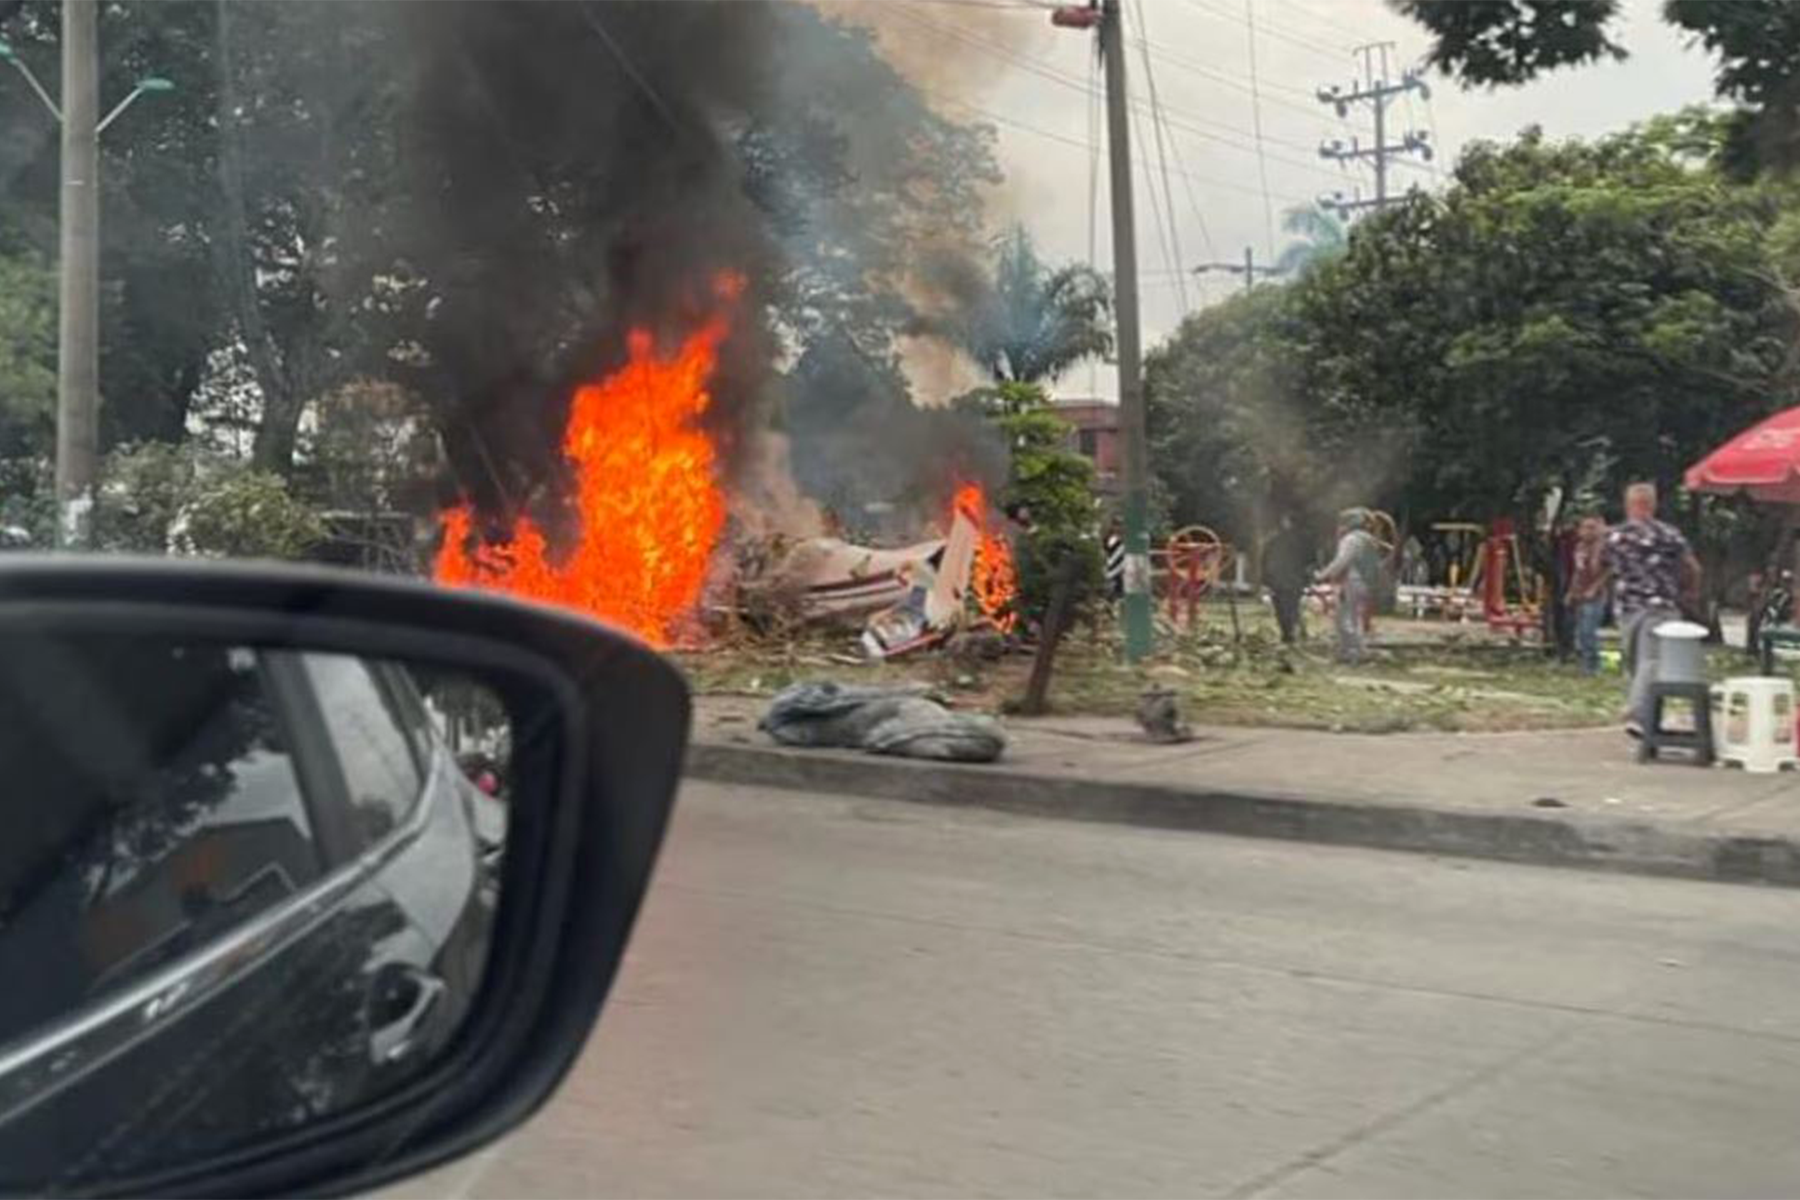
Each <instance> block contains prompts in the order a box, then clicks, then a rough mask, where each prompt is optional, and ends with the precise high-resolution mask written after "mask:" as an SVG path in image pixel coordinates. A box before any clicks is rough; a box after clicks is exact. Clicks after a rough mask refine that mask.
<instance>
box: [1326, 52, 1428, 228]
mask: <svg viewBox="0 0 1800 1200" xmlns="http://www.w3.org/2000/svg"><path fill="white" fill-rule="evenodd" d="M1393 46H1394V43H1392V42H1371V43H1369V44H1368V45H1366V46H1358V47H1357V48H1356V51H1357V53H1359V54H1361V55H1362V58H1363V82H1362V83H1352V84H1351V85H1350V90H1349V91H1345V90H1344V89H1342V88H1340V87H1338V86H1337V85H1336V84H1333V85H1331V86H1330V87H1322V88H1320V89H1319V91H1318V97H1319V103H1321V104H1329V105H1331V106H1332V107H1333V108H1335V109H1336V110H1337V115H1338V116H1340V117H1347V116H1349V115H1350V106H1351V105H1353V104H1367V105H1368V106H1369V107H1370V109H1371V110H1372V111H1373V113H1374V116H1375V144H1374V145H1373V146H1369V147H1365V146H1363V145H1362V144H1361V143H1359V142H1358V141H1357V139H1356V138H1354V137H1352V138H1351V139H1350V142H1349V144H1348V145H1346V144H1345V143H1344V141H1343V139H1342V138H1333V139H1332V140H1331V141H1329V142H1325V143H1323V144H1322V145H1320V147H1319V157H1320V158H1328V159H1334V160H1336V161H1337V162H1356V161H1359V160H1364V159H1366V160H1368V161H1369V162H1370V163H1371V164H1372V165H1373V166H1374V168H1375V198H1374V199H1373V200H1365V199H1363V198H1362V196H1361V195H1360V194H1358V195H1357V196H1355V197H1354V198H1350V199H1346V198H1345V197H1344V194H1343V193H1342V192H1334V193H1333V194H1332V195H1330V196H1325V197H1321V198H1320V200H1319V204H1320V206H1321V207H1324V208H1329V209H1333V210H1335V211H1336V212H1337V214H1338V216H1340V217H1345V218H1347V217H1349V216H1350V215H1351V214H1352V213H1355V212H1360V211H1362V210H1363V209H1374V210H1376V211H1377V212H1379V211H1380V210H1381V209H1383V208H1386V207H1387V206H1388V203H1389V197H1388V161H1389V160H1390V159H1394V158H1399V157H1401V156H1402V155H1406V154H1418V155H1419V156H1420V157H1421V158H1422V159H1424V161H1426V162H1430V161H1431V139H1430V138H1429V137H1428V136H1427V135H1425V134H1423V133H1421V132H1419V131H1417V130H1413V129H1409V130H1407V131H1406V132H1405V133H1404V134H1403V135H1402V136H1401V139H1400V141H1399V142H1397V143H1389V141H1388V130H1387V108H1388V104H1389V103H1390V102H1391V101H1392V100H1393V99H1394V97H1396V96H1403V95H1405V94H1406V93H1407V92H1414V91H1416V92H1418V93H1419V96H1420V98H1421V99H1426V100H1429V99H1430V98H1431V89H1430V88H1429V87H1428V86H1426V83H1425V80H1424V79H1422V78H1421V77H1420V75H1419V72H1418V71H1416V70H1414V69H1412V68H1410V67H1409V68H1407V69H1406V70H1405V71H1402V72H1401V73H1400V78H1399V80H1398V81H1395V82H1390V81H1389V80H1388V51H1389V50H1390V49H1392V48H1393ZM1377 54H1379V55H1380V58H1381V66H1380V69H1379V71H1377V68H1376V66H1375V58H1376V55H1377Z"/></svg>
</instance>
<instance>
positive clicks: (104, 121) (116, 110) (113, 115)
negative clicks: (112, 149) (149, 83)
mask: <svg viewBox="0 0 1800 1200" xmlns="http://www.w3.org/2000/svg"><path fill="white" fill-rule="evenodd" d="M143 94H144V88H143V85H142V84H140V85H138V86H137V87H134V88H132V89H131V93H130V94H129V95H127V96H126V97H125V98H124V99H123V100H121V101H119V102H118V103H117V104H115V105H113V109H112V111H111V112H109V113H107V114H106V115H105V116H104V117H101V118H100V123H99V124H98V125H96V126H94V136H96V137H98V136H99V135H100V134H103V133H105V132H106V127H107V126H108V125H111V124H112V123H113V122H114V121H115V120H117V119H118V117H119V114H120V113H122V112H124V111H125V110H126V109H128V108H130V107H131V102H132V101H133V100H136V99H137V98H138V97H139V96H141V95H143Z"/></svg>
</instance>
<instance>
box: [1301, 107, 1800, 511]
mask: <svg viewBox="0 0 1800 1200" xmlns="http://www.w3.org/2000/svg"><path fill="white" fill-rule="evenodd" d="M1720 135H1721V128H1720V125H1719V123H1718V122H1717V121H1714V120H1712V119H1711V118H1707V117H1704V116H1696V115H1689V116H1684V117H1681V118H1675V119H1667V120H1661V121H1657V122H1653V123H1651V124H1650V125H1648V126H1647V127H1645V128H1643V129H1640V130H1636V131H1633V132H1630V133H1627V134H1621V135H1618V136H1615V137H1610V138H1605V139H1601V140H1600V141H1597V142H1592V143H1582V142H1565V143H1560V144H1553V143H1548V142H1546V141H1545V140H1544V139H1543V138H1542V136H1541V135H1539V134H1538V133H1536V132H1535V131H1532V132H1528V133H1527V134H1526V136H1524V137H1522V138H1521V139H1520V140H1519V141H1518V142H1516V143H1514V144H1512V145H1510V146H1504V147H1501V146H1493V145H1478V146H1475V147H1472V148H1470V150H1469V151H1468V152H1466V153H1465V155H1464V156H1463V159H1462V161H1461V163H1460V164H1459V165H1458V167H1457V170H1456V174H1455V182H1454V183H1453V185H1452V186H1451V187H1450V188H1449V189H1447V190H1446V191H1445V193H1444V194H1443V195H1442V196H1441V197H1437V198H1431V197H1424V196H1417V197H1413V198H1410V199H1409V200H1408V201H1407V202H1406V203H1405V204H1404V205H1402V206H1400V207H1398V208H1397V209H1395V210H1391V211H1389V212H1387V213H1384V214H1381V215H1380V216H1379V217H1377V218H1374V219H1372V220H1371V221H1369V222H1366V223H1365V224H1364V225H1362V226H1360V227H1359V229H1358V231H1357V235H1356V236H1354V237H1352V238H1351V243H1350V249H1349V252H1348V253H1347V254H1346V255H1345V256H1344V257H1342V258H1341V259H1339V260H1337V261H1335V262H1332V263H1329V264H1327V265H1326V266H1324V267H1322V268H1321V269H1320V270H1318V271H1316V272H1314V273H1313V274H1312V275H1311V276H1309V277H1308V278H1307V279H1306V280H1304V281H1303V282H1302V283H1301V284H1300V285H1299V291H1298V296H1297V299H1298V302H1299V305H1300V312H1301V316H1302V319H1303V321H1304V322H1305V323H1306V325H1307V326H1308V333H1307V338H1308V341H1309V344H1310V349H1309V358H1310V365H1309V386H1310V387H1311V388H1313V389H1314V390H1315V391H1316V392H1317V394H1318V395H1319V396H1320V397H1322V398H1323V402H1324V403H1325V404H1327V405H1328V406H1330V407H1332V408H1335V409H1337V410H1339V411H1340V412H1341V413H1343V414H1344V415H1347V416H1360V419H1363V420H1366V421H1368V422H1369V423H1371V424H1372V425H1378V426H1383V427H1385V428H1387V429H1388V430H1390V431H1391V435H1392V442H1391V444H1392V446H1393V447H1394V449H1395V450H1397V451H1400V452H1401V454H1402V456H1403V457H1404V459H1405V460H1406V461H1405V466H1404V475H1403V476H1402V478H1405V479H1406V485H1405V487H1404V488H1402V489H1396V490H1398V491H1400V492H1401V493H1402V495H1403V497H1404V498H1406V499H1410V500H1411V501H1412V502H1413V503H1414V504H1416V505H1417V506H1419V507H1420V509H1421V510H1422V511H1425V512H1430V513H1432V514H1434V515H1445V516H1448V515H1452V514H1461V513H1466V514H1470V515H1476V516H1486V515H1490V514H1493V513H1497V512H1508V511H1511V512H1525V511H1529V510H1531V509H1532V508H1533V507H1534V506H1535V501H1536V497H1537V496H1539V495H1541V494H1542V493H1543V492H1544V491H1545V490H1546V489H1548V488H1550V487H1552V486H1555V487H1560V488H1562V490H1563V491H1564V493H1565V494H1567V493H1569V492H1571V491H1572V490H1573V488H1574V485H1575V484H1576V482H1577V481H1579V480H1580V479H1581V478H1583V477H1585V475H1586V474H1587V473H1588V468H1589V467H1590V466H1591V465H1592V463H1593V462H1594V461H1595V460H1596V459H1597V458H1600V457H1605V458H1606V459H1607V461H1608V462H1609V463H1610V464H1612V468H1613V470H1614V471H1615V472H1619V473H1623V474H1626V475H1635V476H1647V477H1651V478H1659V479H1663V480H1665V481H1672V480H1673V479H1674V478H1676V477H1677V476H1678V474H1679V472H1680V470H1681V468H1682V467H1683V466H1684V465H1685V464H1686V463H1687V462H1688V461H1691V459H1692V458H1693V457H1695V456H1697V455H1698V454H1699V453H1703V452H1704V451H1705V450H1706V449H1707V448H1709V447H1710V446H1712V445H1714V444H1716V443H1717V442H1718V441H1720V440H1722V439H1723V438H1725V437H1727V436H1729V435H1730V434H1731V433H1732V432H1734V431H1736V430H1737V429H1739V428H1741V427H1742V426H1743V425H1745V424H1747V423H1748V422H1749V421H1751V420H1753V419H1755V418H1756V417H1758V416H1760V415H1762V414H1763V413H1766V412H1767V411H1769V410H1770V409H1771V408H1772V407H1774V406H1776V405H1778V404H1779V403H1782V402H1783V401H1784V399H1785V398H1786V397H1785V395H1784V393H1783V392H1782V390H1781V384H1780V377H1781V374H1782V372H1783V369H1784V366H1785V364H1786V360H1787V358H1788V355H1789V347H1790V346H1791V345H1792V344H1793V337H1794V321H1793V314H1792V312H1791V311H1790V310H1788V309H1787V307H1786V305H1785V303H1784V300H1783V297H1782V295H1781V293H1780V291H1779V289H1778V288H1777V287H1775V286H1774V285H1773V282H1772V280H1771V279H1770V276H1769V272H1768V270H1767V269H1766V259H1767V238H1768V235H1769V232H1770V229H1771V227H1772V225H1773V223H1774V221H1775V219H1776V217H1777V215H1778V214H1779V212H1780V211H1781V209H1780V198H1779V196H1778V195H1777V194H1776V193H1775V192H1774V191H1772V190H1771V189H1770V188H1768V187H1763V186H1744V185H1739V184H1735V183H1733V182H1731V181H1730V180H1729V179H1727V178H1725V177H1723V176H1722V175H1721V174H1720V172H1719V171H1718V170H1716V169H1715V168H1714V167H1713V166H1712V165H1710V158H1709V155H1708V153H1707V151H1708V150H1709V149H1710V148H1715V147H1716V146H1717V143H1718V138H1719V137H1720ZM1398 467H1399V464H1398V462H1396V468H1397V469H1398Z"/></svg>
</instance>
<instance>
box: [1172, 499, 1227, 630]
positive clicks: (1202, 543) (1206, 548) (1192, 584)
mask: <svg viewBox="0 0 1800 1200" xmlns="http://www.w3.org/2000/svg"><path fill="white" fill-rule="evenodd" d="M1163 557H1164V561H1165V563H1166V566H1167V571H1166V575H1165V578H1166V579H1167V580H1168V588H1167V591H1168V598H1169V620H1170V621H1171V622H1173V621H1178V620H1180V618H1181V610H1182V607H1183V606H1184V605H1185V606H1186V608H1187V623H1188V627H1189V628H1190V629H1191V628H1193V626H1194V623H1195V621H1196V620H1197V619H1198V617H1199V611H1200V601H1201V600H1203V599H1205V598H1206V596H1207V594H1208V593H1209V592H1211V591H1212V589H1213V588H1214V587H1216V586H1217V585H1218V583H1219V580H1221V579H1223V578H1224V576H1225V571H1226V569H1227V568H1228V567H1229V566H1230V565H1231V560H1232V558H1233V552H1232V549H1231V546H1230V544H1229V543H1227V542H1226V541H1225V540H1224V539H1223V538H1221V537H1220V536H1219V535H1218V534H1217V533H1216V532H1214V531H1213V530H1212V529H1209V528H1208V527H1207V526H1205V525H1189V526H1186V527H1185V528H1182V529H1178V530H1176V531H1175V532H1174V533H1172V534H1170V535H1169V541H1168V544H1167V547H1166V549H1165V550H1164V552H1163Z"/></svg>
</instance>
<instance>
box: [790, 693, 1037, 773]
mask: <svg viewBox="0 0 1800 1200" xmlns="http://www.w3.org/2000/svg"><path fill="white" fill-rule="evenodd" d="M758 728H760V729H762V730H763V731H764V732H766V733H767V734H768V735H769V736H770V737H772V738H774V739H775V740H776V741H778V742H780V743H781V744H782V745H784V746H831V747H842V748H845V749H855V750H869V751H873V752H874V753H876V754H895V755H903V756H906V757H910V758H936V759H949V760H953V761H957V762H992V761H994V760H995V759H997V758H999V757H1000V753H1001V751H1002V750H1004V749H1005V748H1006V735H1005V733H1004V732H1002V730H1001V728H1000V724H999V722H997V721H995V720H994V719H993V718H992V717H983V716H974V715H970V714H966V713H954V712H951V711H950V710H949V709H947V708H945V707H944V706H943V705H941V704H939V703H938V702H937V701H935V700H932V699H930V698H929V696H928V694H927V689H926V688H924V687H922V686H919V685H906V686H901V687H867V686H860V685H851V686H847V687H846V686H844V685H841V684H836V683H796V684H794V685H793V686H791V687H787V688H784V689H782V691H781V692H780V693H778V694H777V695H776V697H775V699H774V701H773V702H772V703H771V704H770V705H769V711H768V712H767V713H766V714H764V716H763V719H762V720H761V721H760V722H759V723H758Z"/></svg>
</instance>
